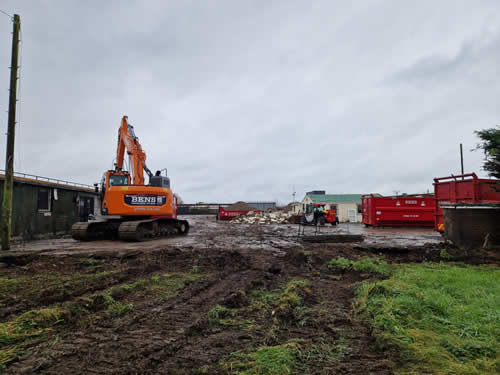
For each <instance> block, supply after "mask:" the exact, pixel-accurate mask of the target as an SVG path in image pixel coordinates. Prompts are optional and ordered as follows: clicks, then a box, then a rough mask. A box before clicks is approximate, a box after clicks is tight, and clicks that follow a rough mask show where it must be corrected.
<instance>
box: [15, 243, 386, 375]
mask: <svg viewBox="0 0 500 375" xmlns="http://www.w3.org/2000/svg"><path fill="white" fill-rule="evenodd" d="M350 248H351V247H350V246H349V247H335V249H327V248H321V249H323V251H320V247H317V251H315V252H314V254H313V255H310V256H306V255H305V253H304V252H303V251H301V250H300V249H299V250H293V251H286V252H284V254H283V255H282V256H281V255H278V254H273V253H271V252H269V251H266V250H260V251H257V250H255V249H252V250H246V251H230V250H221V249H211V250H210V251H208V252H198V251H184V252H183V251H178V250H175V249H174V250H172V249H169V250H168V251H165V252H163V253H161V252H159V253H158V254H150V253H149V254H145V253H141V254H139V255H138V256H137V258H131V259H127V260H126V263H127V265H126V266H127V267H131V268H133V269H136V268H137V267H139V265H142V266H141V267H139V268H140V271H139V269H138V273H137V275H136V276H137V277H136V278H139V276H145V275H149V276H150V275H151V274H154V273H155V272H158V273H161V272H177V271H183V272H186V271H189V270H191V268H192V266H193V264H197V265H200V269H201V270H203V272H204V273H205V272H206V273H209V274H210V276H208V278H207V279H205V280H202V281H198V282H196V283H194V284H190V285H187V286H186V288H184V289H182V290H180V291H179V294H178V295H177V296H174V297H171V298H169V299H168V300H166V301H164V302H163V301H158V300H155V299H154V298H151V297H150V296H149V297H147V296H143V298H144V299H143V300H141V301H140V304H139V305H138V306H137V309H136V310H135V311H133V312H129V313H128V314H127V315H125V316H123V317H121V318H109V319H103V320H98V321H97V322H96V323H94V324H93V325H91V326H90V327H85V328H77V327H75V326H73V327H68V329H66V330H65V331H64V332H63V333H62V334H61V335H60V339H59V341H58V342H56V343H54V341H53V340H51V343H44V344H41V345H39V346H37V347H35V348H32V352H31V354H30V355H29V356H28V355H27V356H25V357H24V358H20V360H19V362H17V363H13V364H12V365H11V366H9V368H8V369H7V373H12V374H14V373H16V374H17V373H44V374H61V373H71V374H91V373H99V374H111V373H112V374H132V373H134V374H136V373H141V374H191V373H192V370H193V369H202V368H208V369H209V370H208V371H209V372H206V373H209V374H212V373H214V374H215V373H220V374H222V373H227V372H225V371H223V370H222V369H221V368H219V367H218V366H217V363H218V361H219V360H220V359H221V358H222V357H223V356H224V355H227V354H229V353H231V352H234V351H238V350H245V349H246V350H248V349H251V348H256V347H258V346H259V345H280V344H283V343H286V342H288V341H289V340H291V339H292V340H293V339H296V338H299V339H306V340H310V341H311V342H313V343H314V342H315V340H316V339H317V338H318V337H320V336H321V337H324V336H325V334H326V335H328V336H330V337H331V338H332V340H337V339H339V338H345V339H347V340H349V346H350V349H349V350H348V351H346V353H345V356H344V358H342V359H341V360H340V361H339V362H338V363H336V364H331V363H330V364H329V366H330V367H324V366H322V365H317V366H316V367H315V365H314V364H311V365H310V366H311V367H310V368H309V372H308V373H310V374H328V373H344V374H358V373H366V372H369V373H373V374H389V373H391V372H390V370H389V369H388V367H387V366H386V363H385V361H386V357H385V355H384V354H383V353H378V352H375V351H374V349H372V348H371V346H372V343H373V342H372V340H373V339H372V337H371V335H370V331H369V329H368V328H367V327H365V326H364V325H363V324H361V323H359V322H356V321H355V320H352V319H351V316H350V313H351V312H352V299H353V297H354V289H355V285H356V284H357V283H358V282H360V281H362V280H363V279H364V278H363V277H360V275H359V274H357V273H347V274H345V275H342V277H341V278H338V277H337V276H338V275H333V276H334V277H332V275H331V274H329V272H328V271H327V270H326V271H325V270H324V269H323V268H322V266H323V265H324V264H325V262H326V261H327V260H328V259H330V258H331V257H332V256H333V255H335V254H338V253H339V252H340V253H344V252H345V253H347V252H348V251H349V249H350ZM332 250H333V252H332ZM272 270H274V272H273V271H272ZM320 270H321V271H320ZM291 278H303V279H307V280H310V281H311V283H312V289H313V294H314V298H313V301H312V302H311V305H310V306H309V307H314V308H315V307H317V306H318V304H320V303H325V306H324V307H325V308H327V309H328V311H329V312H330V313H331V315H332V322H333V328H331V327H330V326H329V324H326V323H325V321H321V320H318V321H315V322H314V323H313V324H312V325H311V326H307V327H301V328H299V327H297V326H295V325H293V326H284V327H280V330H279V333H278V334H277V336H276V337H275V338H273V340H274V341H272V340H271V341H269V340H268V338H267V337H266V335H267V333H268V331H269V330H270V329H272V327H273V319H272V317H271V316H266V317H264V318H259V319H261V320H259V321H258V322H257V323H258V325H259V327H258V328H256V329H255V330H253V331H252V332H247V331H244V330H242V329H238V328H227V329H225V330H223V331H222V332H216V331H214V330H212V329H211V328H210V327H209V325H208V322H207V317H208V311H209V310H210V309H211V308H212V307H214V306H215V305H217V304H221V305H224V304H226V302H227V300H228V299H230V298H231V296H232V295H234V294H235V293H238V292H240V291H243V292H248V291H250V290H252V289H255V287H256V285H262V283H261V282H262V281H263V280H264V287H265V289H266V290H273V289H275V288H277V287H278V286H279V285H282V284H283V282H286V280H289V279H291ZM128 281H131V280H128ZM259 283H260V284H259ZM325 301H326V302H325ZM256 319H257V318H256ZM71 329H73V330H72V331H71ZM297 373H301V372H297Z"/></svg>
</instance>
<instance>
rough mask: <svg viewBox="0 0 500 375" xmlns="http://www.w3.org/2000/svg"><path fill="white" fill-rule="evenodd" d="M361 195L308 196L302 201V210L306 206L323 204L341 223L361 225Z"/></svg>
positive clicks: (308, 194)
mask: <svg viewBox="0 0 500 375" xmlns="http://www.w3.org/2000/svg"><path fill="white" fill-rule="evenodd" d="M361 195H362V194H310V193H307V194H306V196H305V197H304V199H303V200H302V210H305V209H306V206H307V205H308V204H314V203H325V207H326V209H327V210H329V209H334V210H336V211H337V217H338V218H339V221H340V222H341V223H347V222H351V223H361V221H362V215H361Z"/></svg>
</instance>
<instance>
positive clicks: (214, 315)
mask: <svg viewBox="0 0 500 375" xmlns="http://www.w3.org/2000/svg"><path fill="white" fill-rule="evenodd" d="M232 315H233V312H232V311H231V310H230V309H228V308H227V307H224V306H221V305H216V306H215V307H212V308H211V309H210V310H209V311H208V322H209V323H210V324H221V320H222V319H225V318H228V317H230V316H232ZM222 323H223V322H222Z"/></svg>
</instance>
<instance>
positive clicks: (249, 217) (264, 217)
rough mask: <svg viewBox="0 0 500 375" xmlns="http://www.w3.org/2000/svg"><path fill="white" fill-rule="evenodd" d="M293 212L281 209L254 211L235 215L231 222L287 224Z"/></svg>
mask: <svg viewBox="0 0 500 375" xmlns="http://www.w3.org/2000/svg"><path fill="white" fill-rule="evenodd" d="M292 216H293V213H292V212H291V211H290V212H283V211H272V212H254V211H250V212H248V213H247V214H244V215H240V216H236V217H235V218H234V219H233V220H231V223H236V224H288V223H290V218H291V217H292Z"/></svg>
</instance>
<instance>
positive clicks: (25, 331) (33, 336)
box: [0, 308, 69, 370]
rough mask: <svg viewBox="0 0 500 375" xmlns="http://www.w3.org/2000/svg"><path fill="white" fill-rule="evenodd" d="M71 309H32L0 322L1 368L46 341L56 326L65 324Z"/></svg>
mask: <svg viewBox="0 0 500 375" xmlns="http://www.w3.org/2000/svg"><path fill="white" fill-rule="evenodd" d="M68 316H69V311H68V310H66V309H63V308H50V309H40V310H30V311H27V312H25V313H24V314H21V315H19V316H17V317H16V318H14V319H12V320H10V321H8V322H6V323H0V370H1V369H2V368H3V369H5V368H6V366H7V365H8V364H9V363H10V362H12V361H14V360H15V359H16V358H18V357H19V356H20V355H21V354H23V353H24V352H25V351H26V349H27V348H28V347H30V346H32V345H34V344H37V343H39V342H41V341H45V340H46V339H47V338H48V336H49V333H50V332H51V331H53V329H54V327H55V326H58V325H61V324H65V323H66V322H67V319H68Z"/></svg>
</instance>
